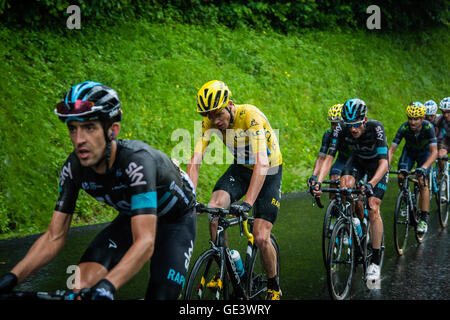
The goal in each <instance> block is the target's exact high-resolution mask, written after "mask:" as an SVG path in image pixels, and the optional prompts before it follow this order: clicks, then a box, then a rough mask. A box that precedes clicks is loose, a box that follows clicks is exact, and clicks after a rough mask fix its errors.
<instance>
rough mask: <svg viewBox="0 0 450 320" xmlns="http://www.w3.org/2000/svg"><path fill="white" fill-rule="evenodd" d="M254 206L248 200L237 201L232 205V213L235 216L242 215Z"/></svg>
mask: <svg viewBox="0 0 450 320" xmlns="http://www.w3.org/2000/svg"><path fill="white" fill-rule="evenodd" d="M251 208H252V206H251V205H250V204H248V203H247V202H242V203H235V204H232V205H231V206H230V214H231V215H233V216H242V215H243V214H244V213H248V212H249V211H250V209H251Z"/></svg>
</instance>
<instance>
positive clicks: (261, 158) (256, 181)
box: [244, 151, 269, 206]
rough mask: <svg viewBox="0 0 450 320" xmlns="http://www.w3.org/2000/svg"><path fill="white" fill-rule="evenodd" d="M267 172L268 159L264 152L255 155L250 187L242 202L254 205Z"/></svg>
mask: <svg viewBox="0 0 450 320" xmlns="http://www.w3.org/2000/svg"><path fill="white" fill-rule="evenodd" d="M268 170H269V158H268V157H267V152H266V151H260V152H257V153H255V166H254V168H253V173H252V178H251V179H250V185H249V187H248V190H247V193H246V195H245V198H244V201H245V202H247V203H248V204H250V205H252V206H253V204H254V203H255V201H256V198H257V197H258V194H259V192H260V191H261V188H262V186H263V184H264V181H265V180H266V175H267V171H268Z"/></svg>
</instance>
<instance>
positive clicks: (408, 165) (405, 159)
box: [397, 147, 415, 189]
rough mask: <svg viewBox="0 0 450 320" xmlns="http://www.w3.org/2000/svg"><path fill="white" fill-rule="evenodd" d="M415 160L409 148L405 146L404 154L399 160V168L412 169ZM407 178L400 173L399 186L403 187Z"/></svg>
mask: <svg viewBox="0 0 450 320" xmlns="http://www.w3.org/2000/svg"><path fill="white" fill-rule="evenodd" d="M414 162H415V161H414V160H413V158H412V157H411V154H410V152H408V149H407V148H406V147H404V148H403V150H402V154H401V156H400V159H399V161H398V170H407V171H410V170H411V169H412V167H413V166H414ZM404 180H405V177H404V176H403V175H402V174H399V175H398V181H397V182H398V186H399V188H400V189H401V188H402V186H403V181H404Z"/></svg>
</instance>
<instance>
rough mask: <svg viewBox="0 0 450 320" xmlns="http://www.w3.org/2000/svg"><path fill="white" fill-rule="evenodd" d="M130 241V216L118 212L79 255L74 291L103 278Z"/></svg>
mask: <svg viewBox="0 0 450 320" xmlns="http://www.w3.org/2000/svg"><path fill="white" fill-rule="evenodd" d="M132 243H133V238H132V234H131V221H130V217H129V216H126V215H124V214H119V216H118V217H117V218H116V219H114V220H113V221H112V222H111V223H110V224H109V225H108V226H107V227H106V228H105V229H103V230H102V231H101V232H100V233H99V234H98V235H97V236H96V237H95V238H94V240H93V241H92V242H91V244H90V245H89V247H88V248H87V249H86V251H85V252H84V254H83V256H82V257H81V259H80V264H79V265H78V267H79V269H78V272H79V278H78V276H77V275H76V276H75V279H76V281H75V291H78V290H80V289H83V288H90V287H92V286H94V285H95V284H96V283H97V282H98V281H100V280H101V279H102V278H104V277H105V276H106V274H107V273H108V272H109V270H111V269H112V268H114V266H115V265H116V264H117V263H119V261H120V259H122V257H123V255H124V254H125V253H126V252H127V250H128V249H129V247H130V246H131V244H132ZM77 279H79V283H77V282H78V281H77Z"/></svg>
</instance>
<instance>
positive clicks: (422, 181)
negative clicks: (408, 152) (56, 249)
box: [417, 150, 430, 223]
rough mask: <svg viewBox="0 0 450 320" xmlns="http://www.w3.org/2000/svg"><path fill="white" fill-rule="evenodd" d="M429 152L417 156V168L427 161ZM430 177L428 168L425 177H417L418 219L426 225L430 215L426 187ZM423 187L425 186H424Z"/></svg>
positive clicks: (428, 194) (428, 195)
mask: <svg viewBox="0 0 450 320" xmlns="http://www.w3.org/2000/svg"><path fill="white" fill-rule="evenodd" d="M429 155H430V152H429V151H428V150H427V151H426V152H422V153H420V154H419V155H418V156H417V167H421V166H422V165H423V164H424V163H425V162H426V161H427V159H428V157H429ZM429 175H430V168H428V169H427V170H426V172H425V176H422V177H419V192H420V198H419V201H420V203H419V204H420V211H421V213H420V218H421V220H423V221H424V222H425V223H428V215H429V213H430V211H429V210H430V189H429V187H428V183H429V181H428V177H429ZM424 185H425V186H424Z"/></svg>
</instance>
